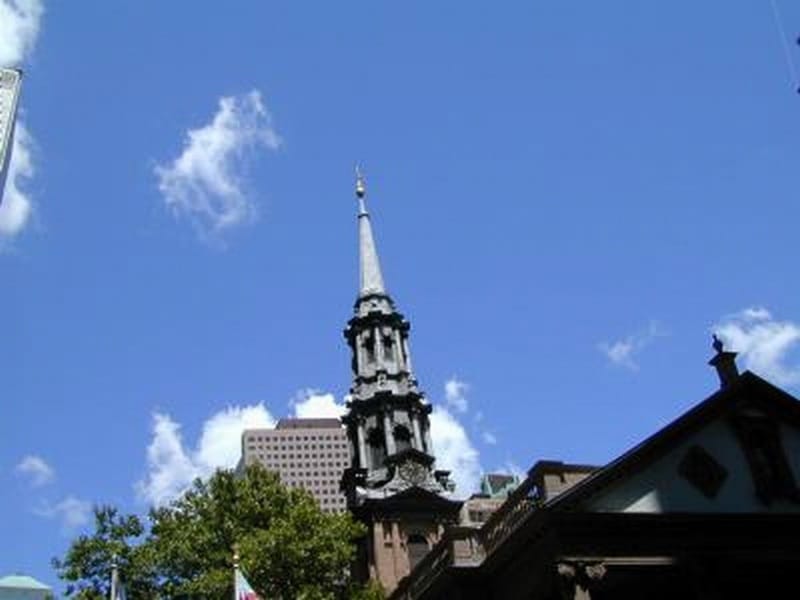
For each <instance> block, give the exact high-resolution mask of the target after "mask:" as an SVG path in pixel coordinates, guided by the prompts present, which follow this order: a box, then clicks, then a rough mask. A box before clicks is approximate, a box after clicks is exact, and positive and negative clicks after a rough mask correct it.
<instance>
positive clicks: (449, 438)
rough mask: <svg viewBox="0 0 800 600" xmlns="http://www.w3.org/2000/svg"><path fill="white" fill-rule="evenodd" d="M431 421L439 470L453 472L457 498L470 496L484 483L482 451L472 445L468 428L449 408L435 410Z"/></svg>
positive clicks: (438, 407) (436, 408)
mask: <svg viewBox="0 0 800 600" xmlns="http://www.w3.org/2000/svg"><path fill="white" fill-rule="evenodd" d="M430 422H431V438H432V441H433V451H434V455H435V456H436V468H438V469H447V470H449V471H451V476H452V478H453V481H454V482H455V484H456V491H455V494H456V496H458V497H462V498H464V497H466V496H469V495H470V494H471V493H473V492H475V491H476V490H477V489H478V485H479V483H480V477H481V465H480V458H479V456H478V451H477V450H476V449H475V447H474V446H473V445H472V442H470V440H469V436H468V435H467V432H466V430H465V429H464V426H463V425H461V423H460V422H459V421H458V419H456V418H455V417H454V416H453V415H452V414H450V413H449V412H448V411H447V409H446V408H443V407H440V406H437V407H435V408H434V409H433V412H432V413H431V417H430Z"/></svg>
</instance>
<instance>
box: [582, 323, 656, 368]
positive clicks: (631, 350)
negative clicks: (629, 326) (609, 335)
mask: <svg viewBox="0 0 800 600" xmlns="http://www.w3.org/2000/svg"><path fill="white" fill-rule="evenodd" d="M664 335H666V333H665V332H664V331H663V330H662V329H661V327H660V326H659V324H658V323H656V322H655V321H651V322H650V324H649V325H648V327H647V329H645V330H643V331H638V332H636V333H633V334H631V335H629V336H627V337H626V338H624V339H621V340H617V341H615V342H601V343H600V344H598V345H597V348H598V349H599V350H600V352H602V353H603V354H604V355H605V356H606V358H608V360H609V361H611V363H612V364H614V365H617V366H620V367H625V368H628V369H631V370H632V371H636V370H638V369H639V365H638V363H637V362H636V360H635V359H636V357H637V356H638V355H639V354H640V353H641V352H642V351H643V350H644V349H645V348H646V347H647V346H649V345H650V343H651V342H653V340H655V339H656V338H658V337H661V336H664Z"/></svg>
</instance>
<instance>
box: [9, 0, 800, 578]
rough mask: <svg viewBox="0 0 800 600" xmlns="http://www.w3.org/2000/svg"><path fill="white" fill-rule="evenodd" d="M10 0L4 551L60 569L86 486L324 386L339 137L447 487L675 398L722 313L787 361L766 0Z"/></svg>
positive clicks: (346, 200) (126, 480) (149, 481)
mask: <svg viewBox="0 0 800 600" xmlns="http://www.w3.org/2000/svg"><path fill="white" fill-rule="evenodd" d="M775 5H776V6H777V7H778V8H779V11H780V15H781V17H782V24H783V26H784V27H785V28H786V31H787V36H791V37H792V38H793V37H794V35H795V33H796V32H797V31H798V30H800V5H798V4H796V3H792V2H788V1H786V0H776V2H775ZM0 7H1V8H0V63H3V64H5V65H11V64H16V65H21V66H22V67H23V68H24V70H25V78H24V87H23V96H22V101H21V108H22V111H21V115H20V123H21V126H20V129H18V135H17V147H16V148H15V152H14V155H13V157H12V161H14V163H13V164H12V171H13V175H14V176H13V177H12V180H11V181H10V182H9V186H8V187H7V189H6V195H5V197H4V200H3V205H2V208H0V232H2V233H1V234H0V235H2V237H1V238H0V239H1V240H2V241H0V246H1V247H2V252H1V253H0V274H2V280H3V284H4V289H3V293H2V294H0V314H2V315H3V317H2V319H3V332H4V333H3V336H2V342H0V365H2V373H3V401H2V404H0V411H1V412H0V415H2V418H0V439H2V440H3V443H2V444H1V445H0V487H1V488H2V489H3V490H4V493H2V494H0V531H2V532H3V534H4V535H3V538H4V540H5V542H6V543H4V544H3V548H2V549H0V573H5V572H12V571H25V572H28V573H30V574H32V575H34V576H36V577H38V578H40V579H43V580H44V581H46V582H49V583H51V584H55V583H57V582H56V579H55V576H54V574H53V572H52V570H51V569H50V567H49V559H50V558H51V557H52V556H54V555H59V554H61V553H62V552H63V550H64V549H65V547H66V545H67V543H68V541H69V539H70V537H71V536H74V535H75V534H76V533H78V532H80V531H81V530H82V528H83V522H84V519H85V517H86V513H87V510H88V507H89V506H91V504H92V503H96V502H103V503H105V502H110V503H115V504H118V505H120V506H121V507H123V508H124V509H126V510H131V511H137V512H144V511H145V510H146V508H147V506H148V504H149V502H152V501H165V500H167V499H168V498H169V497H171V495H174V494H175V493H177V492H178V491H179V490H180V488H181V486H182V485H183V484H184V483H185V481H186V480H187V479H188V478H190V477H192V476H195V475H203V474H206V473H208V472H209V470H210V469H212V468H213V467H215V466H217V465H219V464H229V463H230V462H231V461H232V460H235V458H236V452H237V447H238V442H237V439H238V434H239V432H240V430H241V427H242V425H243V424H260V423H269V422H271V421H272V420H273V419H274V418H279V417H281V416H286V415H289V414H295V413H297V414H320V413H325V414H329V413H334V412H335V411H336V410H337V406H338V405H340V403H341V400H342V396H343V395H344V394H345V393H346V392H347V389H348V386H349V379H350V373H349V356H348V350H347V347H346V344H345V342H344V339H343V337H342V334H341V331H342V329H343V327H344V325H345V323H346V321H347V319H348V318H349V316H350V314H351V310H352V304H353V301H354V300H355V294H356V285H357V257H356V250H357V246H356V221H355V214H356V205H355V200H354V198H353V167H354V164H355V163H356V162H361V164H362V165H363V168H364V170H365V171H366V174H367V178H368V188H369V206H370V210H371V212H372V215H373V224H374V227H375V231H376V237H377V242H378V246H379V252H380V254H381V260H382V263H383V269H384V276H385V279H386V282H387V286H388V287H389V289H390V292H391V293H392V295H393V296H394V298H395V300H396V302H397V303H398V305H399V307H400V309H401V310H402V311H403V312H404V313H405V314H406V316H407V317H408V318H409V319H410V320H411V323H412V327H413V334H412V335H413V338H412V352H413V356H414V363H415V368H416V371H417V376H418V378H419V380H420V382H421V384H422V386H423V388H424V389H425V390H426V391H427V394H428V397H429V399H430V400H431V401H432V402H433V403H434V404H436V405H437V413H436V414H437V416H436V421H435V423H434V425H435V427H436V431H435V432H434V433H435V436H434V437H435V442H436V443H437V448H439V449H440V454H441V456H440V462H443V463H445V464H450V466H452V467H453V468H454V469H455V470H456V474H457V480H459V481H460V482H461V483H462V491H468V490H465V489H464V488H465V487H467V486H468V485H469V484H470V483H471V482H474V480H475V478H476V477H477V475H478V474H479V473H480V471H481V470H489V469H497V468H514V469H522V470H524V469H527V468H528V467H530V466H531V465H532V464H533V463H534V462H535V461H536V460H538V459H543V458H548V459H561V460H565V461H575V462H586V463H604V462H606V461H608V460H609V459H611V458H613V457H614V456H615V455H617V454H618V453H619V452H621V451H623V450H625V449H626V448H627V447H629V446H630V445H631V444H633V443H635V442H637V441H639V440H641V439H642V438H643V437H645V436H647V435H649V434H650V433H652V432H653V431H654V430H656V429H657V428H658V427H660V426H662V425H664V424H665V423H667V422H669V421H670V420H671V419H673V418H674V417H676V416H678V415H679V414H680V413H681V412H682V411H684V410H685V409H687V408H688V407H690V406H691V405H693V404H694V403H696V402H698V401H699V400H701V399H702V398H704V397H705V396H707V395H708V394H709V393H711V392H713V391H714V390H715V389H716V386H717V381H716V377H715V375H714V373H713V372H712V371H711V370H710V368H709V367H707V366H706V364H705V363H706V360H707V359H708V358H709V357H710V356H711V347H710V339H709V338H710V331H711V330H712V328H713V329H716V330H718V331H720V333H721V334H722V336H723V337H724V338H725V339H726V340H727V341H728V342H729V346H730V347H732V348H733V349H735V350H739V351H740V352H741V353H742V356H741V358H740V364H741V365H742V366H743V367H750V368H752V369H753V370H755V371H756V372H758V373H761V374H762V375H764V376H766V377H767V378H769V379H770V380H772V381H774V382H776V383H778V384H780V385H782V386H784V387H785V388H786V389H788V390H790V391H793V392H795V393H797V392H798V391H800V388H799V387H798V384H800V354H798V352H797V347H798V345H800V300H799V299H800V283H798V278H797V256H798V253H797V249H796V238H797V228H798V223H799V222H800V208H798V204H797V200H798V189H799V188H800V186H799V185H798V184H799V183H800V182H799V181H798V179H799V178H798V175H799V174H800V169H798V163H799V162H800V145H798V140H800V118H799V117H800V96H797V94H796V93H795V92H794V87H795V84H796V81H793V79H794V76H793V75H792V74H791V70H790V67H789V65H788V64H787V60H786V58H787V56H786V55H785V54H784V48H783V47H782V41H781V38H780V36H779V34H778V29H777V27H776V22H775V18H774V15H773V12H772V8H771V6H770V3H769V2H751V3H744V2H741V3H731V2H723V1H721V0H718V1H715V2H704V3H697V2H689V1H680V2H671V3H663V2H655V1H643V2H637V3H635V5H634V3H631V2H622V1H619V0H617V1H609V2H603V3H596V2H583V3H563V2H518V3H515V2H508V3H504V4H502V5H496V6H494V7H493V8H492V9H491V10H488V9H487V8H486V7H484V6H483V5H480V4H479V3H474V4H473V5H470V4H469V3H467V4H464V3H435V5H431V3H426V2H405V3H400V4H398V3H368V2H357V3H315V4H312V3H291V5H287V4H286V3H283V4H279V3H264V2H240V3H236V6H235V7H233V6H228V5H225V6H223V5H221V4H219V3H212V2H194V3H191V5H190V4H188V3H163V2H159V3H156V2H146V1H139V2H114V3H110V2H109V3H101V2H83V3H67V2H58V3H57V2H47V1H46V0H0ZM19 11H21V12H19ZM790 41H791V40H790ZM788 56H789V57H791V58H792V59H793V60H794V61H795V62H797V61H798V60H800V49H798V48H797V47H795V46H792V47H790V48H789V55H788ZM437 440H438V441H437Z"/></svg>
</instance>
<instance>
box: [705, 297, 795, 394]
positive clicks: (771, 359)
mask: <svg viewBox="0 0 800 600" xmlns="http://www.w3.org/2000/svg"><path fill="white" fill-rule="evenodd" d="M713 331H715V332H716V334H717V335H718V336H719V337H720V338H721V339H722V340H723V341H724V342H725V345H726V347H727V348H728V349H730V350H733V351H735V352H738V353H739V354H740V355H741V357H742V359H743V361H744V364H745V367H746V368H747V369H750V370H752V371H754V372H756V373H759V374H760V375H763V376H764V377H766V378H767V379H769V380H771V381H773V382H774V383H776V384H778V385H797V384H800V360H798V359H797V357H795V358H794V360H792V355H791V353H792V351H793V350H794V349H795V348H797V347H798V342H800V324H798V323H794V322H792V321H778V320H777V319H775V318H774V317H773V316H772V314H771V313H770V312H769V311H768V310H767V309H766V308H763V307H752V308H746V309H744V310H742V311H741V312H738V313H736V314H733V315H728V316H727V317H725V318H723V319H722V320H721V321H720V322H719V323H717V324H716V325H715V326H714V327H713Z"/></svg>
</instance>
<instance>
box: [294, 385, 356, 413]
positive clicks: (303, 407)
mask: <svg viewBox="0 0 800 600" xmlns="http://www.w3.org/2000/svg"><path fill="white" fill-rule="evenodd" d="M289 405H290V406H291V407H293V408H294V416H295V417H297V418H300V419H312V418H317V419H320V418H330V419H339V418H341V417H342V416H343V415H344V414H345V413H346V412H347V407H346V406H345V404H344V402H342V403H341V404H340V403H338V402H336V398H335V397H334V395H333V394H325V393H322V392H320V391H318V390H313V389H307V390H302V391H301V392H299V393H298V394H297V396H296V397H295V399H294V400H292V401H291V402H290V403H289Z"/></svg>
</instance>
